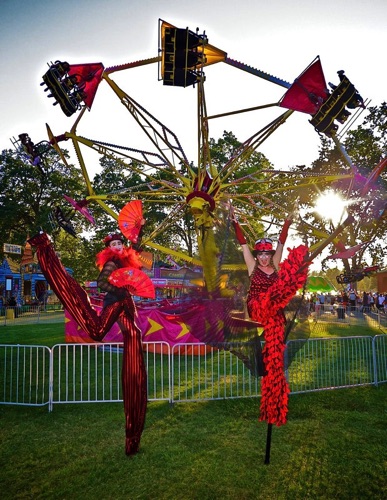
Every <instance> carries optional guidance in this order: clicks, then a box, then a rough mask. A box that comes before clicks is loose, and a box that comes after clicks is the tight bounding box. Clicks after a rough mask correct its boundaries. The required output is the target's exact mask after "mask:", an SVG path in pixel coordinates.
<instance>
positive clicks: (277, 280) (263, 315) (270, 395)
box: [247, 245, 308, 426]
mask: <svg viewBox="0 0 387 500" xmlns="http://www.w3.org/2000/svg"><path fill="white" fill-rule="evenodd" d="M307 250H308V249H307V247H306V246H304V245H300V246H299V247H297V248H295V249H293V250H290V253H289V255H288V258H287V259H286V260H284V262H282V264H281V265H280V270H279V271H278V273H277V272H274V273H273V274H271V275H265V273H263V272H262V271H260V269H259V268H258V267H257V266H256V267H255V269H254V271H253V273H252V275H251V285H250V290H249V293H248V296H247V307H248V311H249V314H250V316H251V318H252V319H253V320H254V321H257V322H259V323H261V325H263V326H264V338H265V345H264V348H263V361H264V365H265V371H266V374H265V375H264V376H263V377H262V384H261V393H262V397H261V408H260V420H264V421H266V422H267V423H268V424H275V425H277V426H280V425H283V424H286V416H287V412H288V395H289V386H288V383H287V380H286V377H285V373H284V351H285V342H284V334H285V316H284V313H283V308H284V307H285V306H286V305H287V304H288V303H289V302H290V300H291V299H292V297H294V295H295V294H296V292H297V290H299V289H300V288H302V286H303V285H304V283H305V281H306V279H307V270H308V267H307V266H306V265H305V256H306V254H307Z"/></svg>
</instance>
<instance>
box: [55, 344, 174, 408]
mask: <svg viewBox="0 0 387 500" xmlns="http://www.w3.org/2000/svg"><path fill="white" fill-rule="evenodd" d="M143 347H144V360H145V365H146V369H147V374H148V377H147V379H148V387H147V391H148V400H149V401H154V400H168V401H169V400H170V379H169V374H170V347H169V345H168V344H167V343H166V342H146V343H144V344H143ZM122 352H123V343H122V342H119V343H112V344H95V343H93V344H57V345H55V346H54V347H53V348H52V360H53V374H52V404H56V403H101V402H113V401H122V392H121V391H122V389H121V369H122Z"/></svg>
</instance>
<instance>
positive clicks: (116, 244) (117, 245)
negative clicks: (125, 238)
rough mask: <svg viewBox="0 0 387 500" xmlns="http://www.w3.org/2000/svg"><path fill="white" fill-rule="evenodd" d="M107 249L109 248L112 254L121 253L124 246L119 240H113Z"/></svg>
mask: <svg viewBox="0 0 387 500" xmlns="http://www.w3.org/2000/svg"><path fill="white" fill-rule="evenodd" d="M109 247H110V248H111V250H113V252H117V253H121V252H122V250H123V248H124V245H123V244H122V241H121V240H113V241H112V242H111V243H110V245H109Z"/></svg>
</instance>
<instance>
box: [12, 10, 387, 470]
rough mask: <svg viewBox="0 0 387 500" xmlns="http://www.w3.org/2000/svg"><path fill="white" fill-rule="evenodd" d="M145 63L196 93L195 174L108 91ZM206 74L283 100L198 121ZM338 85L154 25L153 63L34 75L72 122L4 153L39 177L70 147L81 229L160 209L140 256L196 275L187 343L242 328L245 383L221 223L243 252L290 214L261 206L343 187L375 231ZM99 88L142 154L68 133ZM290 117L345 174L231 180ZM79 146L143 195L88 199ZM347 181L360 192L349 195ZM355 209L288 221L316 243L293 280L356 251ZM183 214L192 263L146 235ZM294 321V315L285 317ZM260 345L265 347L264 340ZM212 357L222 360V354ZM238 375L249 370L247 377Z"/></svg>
mask: <svg viewBox="0 0 387 500" xmlns="http://www.w3.org/2000/svg"><path fill="white" fill-rule="evenodd" d="M156 63H157V64H158V70H159V80H162V81H163V84H164V85H165V86H169V87H183V88H184V87H191V86H194V87H195V88H196V95H197V160H196V164H195V163H194V162H193V161H191V160H190V159H189V158H188V157H187V156H186V154H185V152H184V150H183V148H182V146H181V143H180V141H179V139H178V137H177V135H176V134H175V133H174V132H173V131H172V130H170V129H169V128H168V127H167V126H165V125H164V124H163V123H162V122H161V121H160V120H159V119H158V118H156V117H154V116H153V115H152V114H151V113H150V112H149V111H148V110H146V109H145V108H144V107H143V106H142V105H141V104H139V103H138V102H136V101H135V100H134V99H133V98H132V97H131V96H130V95H128V94H127V93H126V92H125V91H124V90H123V89H122V88H121V87H120V86H119V85H118V84H117V82H116V81H115V79H113V77H114V75H115V74H116V73H118V72H123V71H127V70H130V69H133V68H136V67H139V66H144V65H150V64H156ZM218 63H223V64H227V65H229V66H231V67H233V68H236V69H238V70H242V71H244V72H246V73H248V74H250V75H253V76H256V77H258V78H260V79H263V80H265V81H267V82H269V83H272V84H275V85H277V86H279V87H282V88H283V89H285V93H284V94H283V95H282V97H280V99H279V100H277V101H276V102H274V103H269V104H264V105H260V106H253V107H250V108H246V109H238V110H232V111H225V112H223V113H218V114H216V115H212V116H210V115H208V112H207V105H206V98H205V81H206V78H205V75H204V70H205V68H207V66H211V65H214V64H218ZM338 77H339V82H338V83H337V85H335V84H329V85H327V83H326V80H325V76H324V73H323V70H322V66H321V62H320V59H319V57H317V58H316V59H315V60H314V61H313V62H312V63H311V64H310V65H309V66H308V67H307V68H306V69H305V70H304V71H303V72H302V73H301V74H300V75H299V76H298V77H297V78H296V79H295V80H294V82H293V83H288V82H286V81H284V80H281V79H280V78H277V77H274V76H272V75H269V74H267V73H265V72H263V71H261V70H258V69H255V68H253V67H250V66H248V65H246V64H244V63H241V62H238V61H235V60H233V59H231V58H229V57H228V55H227V53H226V52H225V51H223V50H221V49H219V48H217V47H215V46H213V45H210V44H209V42H208V38H207V36H206V34H205V33H202V34H199V33H198V30H197V31H196V32H193V31H191V30H189V29H188V28H184V29H181V28H176V27H175V26H173V25H171V24H170V23H167V22H165V21H162V20H159V53H158V55H157V56H156V57H153V58H150V59H145V60H141V61H136V62H131V63H125V64H122V65H119V66H112V67H108V68H105V67H104V66H103V64H102V63H94V64H77V65H73V64H70V63H68V62H63V61H56V62H54V63H51V64H50V65H49V68H48V70H47V72H46V73H45V74H44V75H43V83H42V84H41V85H43V86H45V87H46V88H45V91H46V92H47V95H48V97H50V98H52V99H53V100H54V105H57V104H59V107H60V109H61V110H62V112H63V113H64V114H65V115H66V116H68V117H71V116H73V115H74V114H76V113H78V112H79V114H78V116H77V118H76V119H75V121H74V123H73V125H72V127H71V129H70V131H69V132H64V133H62V134H61V135H57V136H55V135H54V134H53V133H52V131H51V129H50V127H49V126H48V125H47V132H48V141H42V142H40V143H38V144H37V145H35V144H33V142H32V141H31V139H30V138H29V136H28V134H20V135H19V140H18V141H14V144H15V147H17V148H19V150H20V149H22V150H24V152H25V154H27V156H28V158H29V160H30V161H31V163H32V164H33V165H35V166H37V167H38V168H40V169H41V172H42V171H43V169H42V165H41V162H42V158H43V157H44V154H45V153H46V152H47V151H48V149H49V148H54V149H55V151H57V153H59V155H60V157H61V159H62V161H63V162H64V164H65V165H67V161H66V158H65V155H64V154H63V152H62V149H61V144H62V143H63V142H66V141H68V140H70V141H71V142H72V144H73V147H74V149H75V153H76V155H77V158H78V161H79V165H80V169H81V172H82V175H83V178H84V181H85V187H86V196H85V197H84V199H83V200H80V201H76V200H74V199H73V198H70V196H66V200H67V202H68V203H69V204H70V205H71V207H72V210H73V211H75V212H79V213H81V214H82V215H83V216H84V217H85V218H86V219H87V220H88V221H89V222H90V223H91V224H95V220H94V218H93V216H92V214H91V212H90V211H89V209H88V206H89V205H92V204H98V205H99V206H100V207H102V209H103V210H104V211H105V212H106V213H107V214H109V215H110V216H111V217H112V218H114V219H116V220H117V221H118V223H119V222H120V213H116V212H115V211H114V210H113V209H112V208H111V206H110V205H109V201H113V200H114V201H117V200H118V201H120V200H122V206H123V207H125V206H127V204H128V203H131V202H133V201H135V200H140V201H141V202H142V204H143V205H144V207H145V213H146V210H147V207H150V206H152V205H156V204H157V206H159V207H163V211H164V215H165V217H164V218H163V220H162V222H161V223H160V224H159V226H158V227H156V228H155V229H154V230H152V231H151V234H146V226H145V228H144V234H142V239H141V247H142V248H147V249H152V250H155V251H158V252H162V253H165V254H166V255H169V256H171V257H172V258H174V259H177V260H184V261H186V262H188V263H191V264H194V265H197V266H200V267H201V268H202V269H203V278H204V283H205V288H206V295H205V298H206V300H207V302H208V303H209V306H207V309H204V313H203V315H202V316H203V318H204V321H203V326H202V327H201V328H202V330H203V332H202V335H201V336H198V330H196V329H195V337H196V338H197V339H198V340H200V341H201V342H205V343H207V344H211V343H212V345H214V344H216V345H217V346H219V345H220V343H221V342H225V341H227V342H228V340H229V338H227V333H226V326H227V327H229V330H230V331H231V328H232V327H231V326H230V324H229V325H225V322H226V320H228V319H231V320H239V319H240V320H241V322H240V323H239V321H236V323H233V328H234V331H235V330H238V325H239V327H240V328H239V331H240V330H243V329H244V330H247V329H249V328H250V330H251V331H252V332H253V333H252V334H251V336H250V338H249V339H248V340H249V341H250V343H253V344H254V345H253V346H252V350H253V353H254V356H255V357H250V358H249V356H250V354H249V355H246V354H245V351H243V349H242V350H240V351H239V354H237V356H239V357H240V358H241V359H242V360H243V362H244V363H245V364H246V366H248V368H249V369H251V371H252V372H253V373H254V371H255V372H256V370H257V368H256V367H257V364H256V358H257V355H256V353H257V352H258V346H259V347H260V340H259V337H258V335H257V326H258V323H255V322H253V321H248V320H247V319H246V318H245V317H241V316H239V317H235V316H231V314H229V313H230V311H231V307H230V308H229V309H228V310H227V311H226V313H227V314H224V312H225V307H224V304H225V303H226V302H227V299H228V298H230V294H229V290H228V289H227V287H226V286H225V281H224V276H225V275H226V276H227V273H229V272H232V271H235V270H237V269H241V268H242V267H243V266H242V265H241V264H235V263H233V262H230V263H229V262H226V260H225V259H224V258H223V257H224V251H223V250H222V248H220V246H221V245H222V244H223V243H224V241H225V240H226V239H227V235H226V233H223V240H222V238H220V237H219V235H220V234H222V233H221V230H223V231H224V230H225V228H226V230H227V229H228V228H229V227H230V222H231V219H232V217H233V216H234V215H233V214H235V216H236V217H237V218H238V219H239V221H240V223H241V224H244V225H245V226H246V227H247V228H248V233H249V234H248V235H246V237H247V238H248V239H249V243H250V244H252V242H253V241H254V240H253V239H256V237H257V236H258V234H255V233H256V232H257V231H258V230H257V227H258V225H257V221H259V222H261V224H260V226H259V231H260V232H262V227H264V226H265V224H266V225H269V226H270V225H271V222H269V224H267V219H268V218H269V219H270V218H271V220H272V221H273V217H272V216H273V211H275V212H276V216H275V219H276V220H281V219H285V218H287V217H288V216H289V213H290V212H292V211H293V208H291V209H290V208H289V207H284V206H281V205H280V204H279V203H276V200H275V199H273V196H272V195H273V194H274V193H278V192H280V191H284V190H292V191H295V190H306V189H310V188H311V189H314V187H315V186H316V185H322V186H323V187H325V186H327V185H332V184H333V183H338V182H345V183H346V185H347V186H348V189H347V197H348V198H351V196H352V193H353V192H356V197H358V196H359V195H360V196H361V197H362V199H363V201H364V200H365V201H366V202H367V203H368V209H369V210H370V211H372V210H373V209H374V208H375V206H376V205H375V202H380V201H381V205H380V204H379V205H378V207H379V208H380V210H379V212H380V213H379V215H378V217H377V218H376V219H377V220H378V219H380V218H381V217H383V216H384V214H385V211H386V205H385V199H382V200H376V199H375V196H373V195H372V194H370V193H371V191H372V189H373V187H374V185H375V183H376V180H377V177H378V176H379V175H380V173H381V172H382V171H383V170H384V169H385V167H386V165H387V160H386V159H384V160H382V161H381V162H380V163H379V165H377V167H376V168H375V169H374V170H373V171H372V173H371V175H370V176H369V177H368V178H366V179H364V178H363V179H360V177H359V173H358V172H357V169H356V167H355V166H354V165H353V163H352V161H351V159H350V158H349V156H348V154H347V152H346V151H345V149H344V147H343V145H342V144H341V143H340V139H339V137H340V133H339V132H338V129H339V125H342V124H344V123H346V125H345V127H346V126H348V124H349V123H350V122H351V120H348V118H349V116H350V115H351V111H349V110H355V112H354V113H353V117H352V120H353V119H354V118H356V117H357V116H358V114H359V113H360V112H361V111H362V110H363V109H364V108H365V106H366V104H367V102H364V101H363V99H362V97H361V96H360V94H359V93H358V91H357V90H356V88H355V87H354V85H353V84H352V83H351V82H350V80H349V79H348V78H347V76H346V75H345V74H344V72H343V71H338ZM102 83H105V84H107V85H108V87H110V89H111V90H112V91H113V93H114V94H115V95H116V97H117V98H118V99H119V101H120V102H121V104H122V105H123V106H124V108H125V109H126V110H127V112H128V113H129V115H131V117H132V118H133V119H134V121H135V123H136V125H137V126H138V127H139V129H140V130H141V131H142V133H143V134H144V137H145V138H146V140H147V141H148V142H149V145H150V146H149V147H150V149H151V150H149V151H147V150H142V149H138V148H136V147H135V145H126V144H125V145H115V144H112V143H108V142H106V141H102V140H91V139H87V138H85V137H83V136H81V135H79V134H78V133H77V128H78V126H79V124H80V122H81V120H82V119H83V118H84V116H85V113H87V111H92V106H93V102H94V99H95V97H96V94H97V92H98V88H99V86H100V85H101V84H102ZM328 87H330V89H329V88H328ZM267 108H273V109H275V108H278V109H279V110H280V111H281V112H280V114H279V115H278V116H277V117H276V118H275V119H274V120H272V121H271V122H270V123H268V124H267V125H265V126H264V127H263V128H261V129H260V130H258V131H257V132H256V133H254V134H253V135H251V136H250V137H249V138H248V139H246V140H245V141H244V142H243V143H242V144H240V146H239V147H237V148H236V149H235V150H234V151H233V153H232V155H231V157H229V158H228V159H227V160H225V161H224V163H223V164H221V165H219V162H217V161H214V158H212V155H211V148H210V139H209V125H210V123H211V122H212V121H213V120H216V119H218V118H228V117H231V116H233V115H236V114H243V113H249V112H251V111H258V110H263V109H267ZM295 111H298V112H301V113H306V114H308V115H310V120H309V122H310V123H311V125H312V126H313V127H314V129H315V130H316V131H317V132H318V133H319V134H323V135H325V136H326V137H329V138H330V139H331V140H332V141H333V142H334V143H335V145H336V147H337V148H338V150H339V152H340V154H341V155H342V157H343V160H344V161H345V163H346V164H347V168H346V169H345V171H344V172H343V173H342V174H341V175H325V174H320V175H316V174H305V173H302V172H300V170H289V171H283V170H270V169H267V170H263V169H259V170H257V171H256V172H254V173H251V174H248V175H243V174H241V173H240V172H241V171H243V170H242V169H243V167H244V166H245V165H246V164H247V163H248V162H249V160H250V159H251V157H252V155H253V153H255V152H256V151H257V150H258V148H259V147H260V145H261V144H262V143H263V142H264V141H265V140H266V139H268V138H269V137H270V136H271V135H272V134H273V133H274V132H275V131H276V130H277V129H278V128H279V127H280V126H281V125H283V124H284V123H285V122H286V121H287V120H288V118H289V117H290V116H291V115H292V114H293V113H294V112H295ZM81 146H82V147H83V146H84V147H87V148H90V150H93V151H94V152H96V153H98V154H99V155H103V156H104V157H106V158H108V159H111V160H112V161H114V162H115V163H116V164H117V165H119V166H120V167H121V168H122V171H123V173H124V172H132V173H136V174H137V175H138V176H140V178H141V179H142V180H143V183H142V184H141V185H140V186H139V187H138V188H137V187H136V188H131V189H128V190H125V191H121V192H112V193H105V194H96V192H95V191H94V188H93V185H92V182H91V181H90V178H89V173H88V168H87V166H86V162H85V159H84V156H83V154H82V150H81ZM238 174H239V175H238ZM359 181H360V185H361V188H359ZM294 198H296V197H294ZM359 206H360V205H359V203H356V202H355V203H352V204H351V207H350V209H348V210H347V211H348V213H349V216H348V217H347V219H345V221H344V222H341V221H340V222H338V224H337V226H336V227H334V226H333V224H332V225H331V231H330V233H329V234H328V233H326V232H323V231H321V230H317V229H316V228H315V227H313V226H312V225H310V224H307V223H306V222H305V221H303V220H301V218H300V217H299V218H300V220H299V221H297V222H298V225H299V226H300V227H302V233H303V236H304V238H305V239H307V238H309V237H313V239H314V241H316V243H315V244H314V245H310V244H309V245H308V246H309V254H308V255H307V262H305V261H303V264H302V265H303V266H304V268H306V267H307V265H308V263H310V261H312V260H313V259H314V258H315V257H316V256H317V255H319V254H320V253H321V251H322V250H323V249H324V248H326V247H327V246H328V245H330V244H333V245H334V246H335V247H336V248H337V249H338V250H339V254H338V255H340V254H341V257H336V256H335V255H332V256H331V257H332V258H342V256H343V255H344V258H347V257H346V255H347V254H348V255H350V254H351V251H356V249H355V250H354V248H355V247H353V248H351V249H347V248H346V247H345V246H344V245H343V244H342V242H341V241H340V235H341V233H342V232H343V231H345V230H346V228H347V226H349V225H351V224H356V223H357V221H356V215H357V214H356V210H359V209H360V208H359ZM184 213H188V214H190V216H191V217H192V220H193V224H194V228H195V233H196V247H197V255H198V257H192V256H190V255H188V254H186V253H184V252H181V251H178V250H174V249H171V248H166V247H164V246H162V245H160V244H159V243H158V242H157V237H158V235H160V234H161V233H163V232H165V231H167V230H168V228H169V227H170V226H171V225H172V224H174V223H175V222H176V221H178V220H179V219H181V217H182V214H184ZM54 216H55V218H56V220H57V222H58V224H59V225H60V227H62V228H63V229H65V230H66V231H67V232H68V233H70V234H72V235H73V236H75V231H74V228H73V227H72V224H71V217H70V216H69V215H68V213H67V212H66V211H64V210H61V209H58V210H57V213H55V214H54ZM120 227H121V226H120ZM124 234H125V233H124ZM230 239H231V238H230ZM232 239H233V238H232ZM132 241H133V240H132ZM374 271H375V268H367V269H364V270H362V269H360V270H359V269H357V270H356V272H352V273H347V274H343V275H341V276H340V277H339V279H338V282H339V283H342V284H345V283H348V282H353V281H356V280H360V279H362V277H364V276H365V275H368V274H370V273H372V272H374ZM348 280H350V281H348ZM212 299H214V300H212ZM218 299H221V300H218ZM222 299H226V300H222ZM203 302H204V301H203ZM229 302H230V303H231V302H232V301H229ZM298 310H299V306H298ZM298 310H296V314H297V312H298ZM196 316H199V315H196ZM295 317H296V316H295V315H293V318H292V319H291V320H290V321H289V322H288V324H289V325H290V326H291V327H292V326H293V325H294V323H295ZM196 319H197V318H196ZM288 319H290V318H288ZM248 323H251V324H248ZM265 331H266V327H265ZM289 331H290V330H289V327H287V331H286V332H285V339H286V338H287V335H288V334H289ZM232 333H233V332H232ZM209 336H210V337H209ZM282 337H283V333H282ZM238 339H239V337H238ZM209 340H211V342H209ZM265 341H266V343H267V344H268V341H267V339H266V338H265ZM223 348H224V349H225V347H223ZM228 349H229V350H230V351H231V352H233V353H237V351H236V349H234V348H230V347H228ZM251 360H252V361H251ZM249 363H250V364H249ZM254 363H255V365H254ZM250 365H252V368H251V366H250ZM255 374H257V372H256V373H255ZM260 374H262V373H260ZM264 378H269V377H264ZM271 425H272V423H269V426H268V440H267V458H266V462H265V463H268V456H269V452H270V435H271V434H269V430H270V433H271Z"/></svg>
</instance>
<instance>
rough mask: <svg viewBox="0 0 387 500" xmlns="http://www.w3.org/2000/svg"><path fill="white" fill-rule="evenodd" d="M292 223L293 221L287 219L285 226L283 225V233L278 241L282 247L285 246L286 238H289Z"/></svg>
mask: <svg viewBox="0 0 387 500" xmlns="http://www.w3.org/2000/svg"><path fill="white" fill-rule="evenodd" d="M292 222H293V221H292V219H286V220H285V224H284V225H283V227H282V230H281V233H280V235H279V238H278V241H279V242H280V243H281V244H282V245H284V244H285V241H286V238H287V237H288V232H289V227H290V224H291V223H292Z"/></svg>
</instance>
